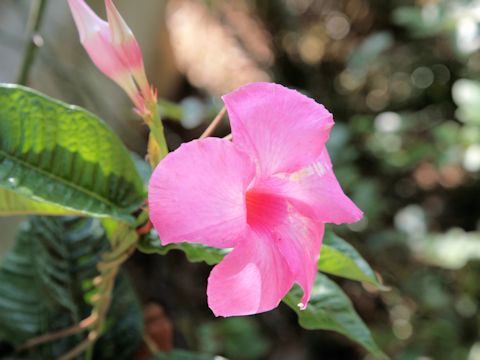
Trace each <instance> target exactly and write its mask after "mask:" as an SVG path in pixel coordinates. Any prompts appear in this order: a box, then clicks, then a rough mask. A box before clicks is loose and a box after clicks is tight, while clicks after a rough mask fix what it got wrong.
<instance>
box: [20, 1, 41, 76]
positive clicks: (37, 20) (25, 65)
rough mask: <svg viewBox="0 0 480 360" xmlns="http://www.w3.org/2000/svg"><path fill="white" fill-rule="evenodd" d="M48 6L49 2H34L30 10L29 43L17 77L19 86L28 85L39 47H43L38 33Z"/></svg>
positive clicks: (28, 24)
mask: <svg viewBox="0 0 480 360" xmlns="http://www.w3.org/2000/svg"><path fill="white" fill-rule="evenodd" d="M46 5H47V0H34V2H33V4H32V7H31V8H30V15H29V16H28V23H27V31H26V32H27V38H28V42H27V44H26V45H25V50H24V52H23V59H22V65H21V66H20V71H19V73H18V77H17V83H18V84H21V85H27V82H28V79H29V75H30V69H31V67H32V64H33V61H34V60H35V55H36V52H37V49H38V47H39V46H41V44H39V41H38V31H39V30H40V26H41V24H42V19H43V15H44V14H45V8H46Z"/></svg>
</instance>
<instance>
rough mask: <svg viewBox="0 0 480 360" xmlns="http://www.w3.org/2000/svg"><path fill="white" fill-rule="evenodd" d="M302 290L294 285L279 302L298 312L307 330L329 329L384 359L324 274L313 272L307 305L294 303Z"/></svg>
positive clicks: (354, 314)
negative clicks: (300, 306) (305, 306)
mask: <svg viewBox="0 0 480 360" xmlns="http://www.w3.org/2000/svg"><path fill="white" fill-rule="evenodd" d="M301 298H302V290H301V289H300V287H298V286H295V287H294V288H293V289H292V290H291V291H290V292H289V293H288V294H287V296H286V297H285V298H284V299H283V301H284V302H285V303H286V304H287V305H288V306H289V307H290V308H292V310H294V311H295V312H296V313H297V315H298V322H299V323H300V325H301V326H302V327H304V328H305V329H308V330H333V331H336V332H339V333H341V334H343V335H345V336H347V337H348V338H350V339H351V340H353V341H356V342H357V343H359V344H360V345H362V346H363V347H364V348H365V349H366V350H368V351H369V352H370V353H371V354H373V355H375V356H376V357H378V358H380V359H388V356H387V355H385V354H384V353H383V352H382V350H381V349H380V348H379V347H378V345H377V344H376V343H375V341H374V340H373V338H372V334H371V333H370V330H368V328H367V326H366V325H365V324H364V323H363V321H362V319H360V317H359V316H358V314H357V313H356V312H355V309H354V308H353V306H352V303H351V302H350V300H349V299H348V297H347V295H346V294H345V293H344V292H343V290H342V289H341V288H340V287H339V286H338V285H337V284H335V283H334V282H333V281H332V280H330V279H329V278H328V277H327V276H326V275H323V274H317V277H316V280H315V285H314V287H313V289H312V296H311V298H310V302H309V303H308V307H307V308H306V309H305V310H300V309H299V307H298V306H297V304H299V303H300V300H301Z"/></svg>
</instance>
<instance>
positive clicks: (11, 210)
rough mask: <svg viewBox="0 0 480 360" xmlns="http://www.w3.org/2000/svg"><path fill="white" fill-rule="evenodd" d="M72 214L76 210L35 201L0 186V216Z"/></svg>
mask: <svg viewBox="0 0 480 360" xmlns="http://www.w3.org/2000/svg"><path fill="white" fill-rule="evenodd" d="M25 214H29V215H34V214H35V215H74V214H78V212H74V211H72V210H68V209H66V208H63V207H61V206H58V205H54V204H50V203H46V202H42V201H35V200H32V199H30V198H28V197H26V196H23V195H20V194H18V193H16V192H14V191H11V190H7V189H2V188H0V216H12V215H25Z"/></svg>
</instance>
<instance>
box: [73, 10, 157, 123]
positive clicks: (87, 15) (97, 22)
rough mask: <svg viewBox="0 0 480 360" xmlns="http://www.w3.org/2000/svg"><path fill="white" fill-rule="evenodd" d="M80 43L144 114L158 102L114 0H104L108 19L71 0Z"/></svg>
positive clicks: (139, 51)
mask: <svg viewBox="0 0 480 360" xmlns="http://www.w3.org/2000/svg"><path fill="white" fill-rule="evenodd" d="M68 4H69V5H70V9H71V11H72V15H73V18H74V20H75V24H76V26H77V29H78V33H79V35H80V42H81V43H82V45H83V47H84V48H85V50H86V51H87V53H88V55H89V56H90V58H91V59H92V61H93V63H94V64H95V66H97V68H98V69H99V70H100V71H101V72H103V73H104V74H105V75H107V76H108V77H109V78H111V79H112V80H113V81H115V82H116V83H117V84H118V85H119V86H120V87H121V88H122V89H123V90H124V91H125V92H126V93H127V94H128V96H129V97H130V99H131V100H132V102H133V103H134V104H135V107H136V111H137V112H138V113H140V114H141V115H144V114H145V113H146V112H148V110H147V107H148V105H147V103H149V102H151V101H155V99H154V97H153V95H154V92H153V91H152V89H151V88H150V85H149V84H148V81H147V78H146V75H145V67H144V64H143V58H142V53H141V50H140V46H139V45H138V42H137V40H136V39H135V36H134V35H133V33H132V30H131V29H130V28H129V27H128V25H127V23H126V22H125V20H124V19H123V18H122V16H121V15H120V13H119V12H118V10H117V9H116V8H115V5H114V4H113V2H112V0H105V6H106V9H107V17H108V22H106V21H104V20H102V19H101V18H99V17H98V16H97V15H96V14H95V13H94V12H93V11H92V9H91V8H90V7H89V6H88V5H87V4H86V3H85V1H84V0H68Z"/></svg>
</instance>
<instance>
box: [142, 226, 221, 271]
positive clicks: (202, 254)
mask: <svg viewBox="0 0 480 360" xmlns="http://www.w3.org/2000/svg"><path fill="white" fill-rule="evenodd" d="M138 250H140V251H141V252H144V253H147V254H160V255H165V254H167V253H169V252H170V251H171V250H180V251H183V252H184V253H185V256H186V257H187V259H188V261H190V262H205V263H207V264H208V265H215V264H218V263H219V262H220V261H222V259H223V257H224V256H225V255H227V254H228V253H229V252H230V250H229V249H218V248H214V247H210V246H206V245H203V244H195V243H175V244H169V245H166V246H164V245H162V244H161V243H160V239H159V238H158V235H157V233H156V232H155V231H152V232H150V233H149V234H148V235H146V236H144V237H142V239H141V240H140V242H139V244H138Z"/></svg>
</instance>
